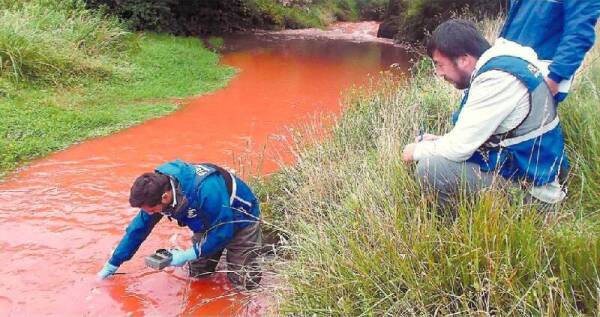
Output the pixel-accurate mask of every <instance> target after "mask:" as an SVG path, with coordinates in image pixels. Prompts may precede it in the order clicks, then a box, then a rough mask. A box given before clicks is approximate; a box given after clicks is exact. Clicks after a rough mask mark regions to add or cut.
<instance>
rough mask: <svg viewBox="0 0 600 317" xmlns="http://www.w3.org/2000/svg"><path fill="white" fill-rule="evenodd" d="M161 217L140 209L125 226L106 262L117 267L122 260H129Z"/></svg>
mask: <svg viewBox="0 0 600 317" xmlns="http://www.w3.org/2000/svg"><path fill="white" fill-rule="evenodd" d="M161 218H162V214H159V213H156V214H153V215H149V214H147V213H146V212H144V211H143V210H141V209H140V211H139V212H138V214H137V215H136V216H135V217H134V218H133V220H132V221H131V223H130V224H129V226H127V229H125V235H124V236H123V238H122V239H121V242H119V245H118V246H117V248H116V249H115V251H114V252H113V254H112V256H111V257H110V259H109V260H108V263H110V264H112V265H114V266H117V267H118V266H120V265H121V264H122V263H123V262H125V261H129V260H130V259H131V258H132V257H133V255H134V254H135V253H136V252H137V250H138V249H139V248H140V245H142V242H144V240H146V238H147V237H148V235H149V234H150V232H152V229H153V228H154V226H155V225H156V224H157V223H158V222H159V221H160V219H161Z"/></svg>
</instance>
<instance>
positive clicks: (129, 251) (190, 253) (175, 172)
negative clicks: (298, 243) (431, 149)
mask: <svg viewBox="0 0 600 317" xmlns="http://www.w3.org/2000/svg"><path fill="white" fill-rule="evenodd" d="M129 203H130V205H131V206H132V207H139V208H141V209H140V211H139V212H138V214H137V215H136V216H135V217H134V218H133V220H132V222H131V223H130V224H129V226H128V227H127V229H126V232H125V235H124V236H123V238H122V239H121V242H120V243H119V245H118V246H117V248H116V249H115V251H114V252H113V254H112V255H111V257H110V259H108V261H107V262H106V264H105V265H104V267H103V268H102V270H101V271H100V272H98V278H100V279H105V278H107V277H109V276H111V275H113V274H115V273H116V271H117V270H118V268H119V266H120V265H121V264H122V263H123V262H125V261H128V260H130V259H131V258H132V257H133V255H134V254H135V253H136V251H137V250H138V248H139V247H140V245H141V244H142V242H144V240H146V237H148V235H149V234H150V232H151V231H152V229H153V228H154V226H155V225H156V224H157V223H158V222H159V221H160V220H161V219H162V218H163V216H167V217H168V218H169V220H175V221H176V223H177V224H178V225H179V226H187V227H188V228H189V229H190V230H191V231H192V233H193V234H192V246H191V247H190V248H189V249H187V250H170V251H171V253H172V254H173V258H172V260H171V263H170V266H183V265H184V264H186V263H189V274H190V276H191V277H203V276H207V275H209V274H211V273H213V272H214V271H215V269H216V266H217V263H218V262H219V259H220V258H221V255H222V254H223V252H224V251H225V250H226V252H227V265H228V270H229V272H228V273H227V277H228V278H229V280H230V281H231V282H232V283H233V284H234V285H236V286H240V287H244V288H246V289H253V288H256V287H257V286H258V283H259V282H260V280H261V276H262V274H261V272H260V268H259V266H258V261H257V258H258V255H259V252H260V249H261V246H262V235H261V229H260V221H259V217H260V210H259V204H258V200H257V199H256V197H255V196H254V194H253V193H252V191H251V190H250V188H249V187H248V186H247V185H246V184H245V183H244V182H243V181H242V180H241V179H240V178H238V177H236V176H235V175H233V174H231V173H230V172H228V171H227V170H225V169H223V168H221V167H219V166H217V165H214V164H208V163H203V164H191V163H186V162H183V161H180V160H175V161H172V162H169V163H166V164H163V165H161V166H159V167H157V168H156V170H155V171H154V172H151V173H145V174H142V175H141V176H139V177H138V178H137V179H136V180H135V182H134V183H133V185H132V187H131V193H130V195H129Z"/></svg>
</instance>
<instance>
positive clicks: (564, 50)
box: [500, 0, 600, 83]
mask: <svg viewBox="0 0 600 317" xmlns="http://www.w3.org/2000/svg"><path fill="white" fill-rule="evenodd" d="M599 15H600V0H511V1H510V10H509V12H508V16H507V18H506V22H505V24H504V26H503V28H502V31H501V32H500V37H503V38H505V39H507V40H511V41H514V42H517V43H519V44H521V45H524V46H529V47H531V48H533V50H534V51H535V52H536V53H537V54H538V57H539V59H541V60H551V61H552V63H551V64H550V67H549V71H550V73H549V75H548V77H550V78H551V79H552V80H554V81H555V82H557V83H558V82H560V81H562V80H564V79H569V78H571V77H572V76H573V74H575V71H576V70H577V68H579V66H580V65H581V63H582V61H583V58H584V56H585V54H586V52H587V51H588V50H589V49H590V48H591V47H592V46H593V44H594V39H595V36H596V33H595V30H594V28H595V25H596V21H597V20H598V16H599Z"/></svg>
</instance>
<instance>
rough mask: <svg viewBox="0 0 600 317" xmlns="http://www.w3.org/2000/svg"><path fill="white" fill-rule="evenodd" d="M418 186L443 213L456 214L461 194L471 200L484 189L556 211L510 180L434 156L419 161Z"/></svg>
mask: <svg viewBox="0 0 600 317" xmlns="http://www.w3.org/2000/svg"><path fill="white" fill-rule="evenodd" d="M416 177H417V183H418V184H419V185H420V186H421V189H422V190H424V191H425V192H426V193H428V194H433V195H436V196H437V202H438V206H440V208H441V211H442V212H455V211H456V206H458V199H459V198H460V197H461V194H465V195H466V196H467V197H472V196H473V195H474V194H475V193H477V192H478V191H480V190H482V189H485V188H490V187H494V188H504V189H511V192H518V193H519V195H512V196H510V198H511V199H517V198H518V199H522V201H523V203H525V204H533V205H536V207H537V208H538V209H540V210H543V211H555V208H556V207H557V206H556V205H555V204H548V203H544V202H542V201H540V200H538V199H536V198H534V197H533V196H531V195H530V194H529V193H528V192H525V191H522V190H521V186H520V185H519V184H517V183H515V182H513V181H510V180H507V179H505V178H504V177H502V176H500V175H497V174H495V173H491V172H483V171H481V170H480V169H479V165H477V164H475V163H470V162H454V161H450V160H448V159H447V158H445V157H441V156H433V157H430V158H427V159H423V160H420V161H419V163H418V164H417V171H416Z"/></svg>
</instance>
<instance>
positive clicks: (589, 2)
mask: <svg viewBox="0 0 600 317" xmlns="http://www.w3.org/2000/svg"><path fill="white" fill-rule="evenodd" d="M563 3H564V28H563V34H562V37H561V40H560V42H559V44H558V47H557V48H556V52H555V54H554V57H553V58H552V63H551V64H550V67H549V71H550V74H549V77H550V78H551V79H552V80H554V81H557V82H559V81H560V80H562V79H568V78H570V77H571V76H573V74H574V73H575V71H576V70H577V68H579V66H581V63H582V62H583V59H584V57H585V54H586V53H587V51H589V50H590V48H591V47H592V46H593V45H594V39H595V36H596V32H595V26H596V21H597V20H598V16H599V15H600V1H598V0H564V2H563Z"/></svg>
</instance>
